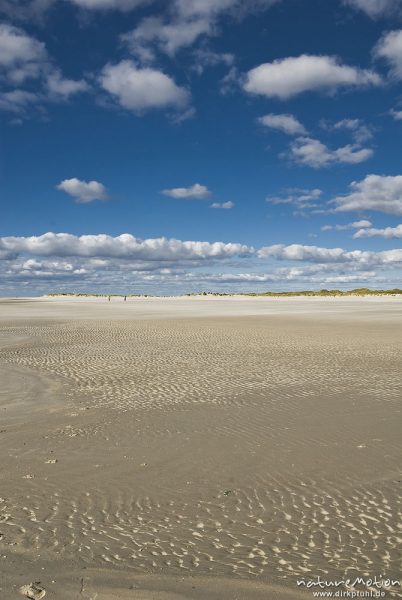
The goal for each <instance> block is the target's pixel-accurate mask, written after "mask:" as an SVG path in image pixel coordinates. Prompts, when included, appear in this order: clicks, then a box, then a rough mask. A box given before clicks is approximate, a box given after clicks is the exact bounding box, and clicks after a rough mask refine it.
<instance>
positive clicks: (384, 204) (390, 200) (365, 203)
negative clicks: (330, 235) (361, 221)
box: [331, 175, 402, 215]
mask: <svg viewBox="0 0 402 600" xmlns="http://www.w3.org/2000/svg"><path fill="white" fill-rule="evenodd" d="M350 188H351V192H350V194H346V195H344V196H337V197H336V198H334V199H333V200H332V201H331V202H332V203H333V204H334V205H335V211H336V212H347V211H362V210H375V211H378V212H383V213H387V214H390V215H402V175H396V176H390V175H367V176H366V177H365V178H364V179H363V180H361V181H353V182H352V183H351V185H350Z"/></svg>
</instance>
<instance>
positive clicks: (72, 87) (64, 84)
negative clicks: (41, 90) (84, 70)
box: [45, 69, 89, 101]
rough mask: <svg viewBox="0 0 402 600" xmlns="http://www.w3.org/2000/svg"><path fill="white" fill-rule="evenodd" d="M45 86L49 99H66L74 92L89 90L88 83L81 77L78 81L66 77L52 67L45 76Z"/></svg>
mask: <svg viewBox="0 0 402 600" xmlns="http://www.w3.org/2000/svg"><path fill="white" fill-rule="evenodd" d="M45 85H46V88H47V92H48V97H49V99H52V100H56V101H57V100H68V99H69V98H70V97H71V96H74V95H75V94H80V93H82V92H87V91H89V85H88V84H87V82H86V81H84V80H83V79H80V80H79V81H76V80H73V79H66V78H65V77H63V75H62V74H61V72H60V71H59V70H58V69H52V70H50V72H49V73H48V75H47V77H46V83H45Z"/></svg>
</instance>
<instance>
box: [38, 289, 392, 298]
mask: <svg viewBox="0 0 402 600" xmlns="http://www.w3.org/2000/svg"><path fill="white" fill-rule="evenodd" d="M179 295H184V296H266V297H286V296H400V295H402V289H399V288H394V289H392V290H371V289H369V288H355V289H353V290H326V289H323V290H303V291H293V292H191V293H188V294H179ZM47 296H51V297H55V296H63V297H96V298H124V297H126V298H149V297H152V294H89V293H87V294H84V293H79V292H77V293H75V292H60V293H52V294H47Z"/></svg>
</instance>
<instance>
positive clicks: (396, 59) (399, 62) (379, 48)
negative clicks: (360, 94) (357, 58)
mask: <svg viewBox="0 0 402 600" xmlns="http://www.w3.org/2000/svg"><path fill="white" fill-rule="evenodd" d="M374 54H375V56H377V57H378V58H383V59H385V60H386V61H387V62H388V64H389V66H390V68H391V73H390V74H391V76H392V77H394V78H395V79H398V80H400V79H402V29H399V30H397V31H390V32H389V33H387V34H385V35H384V36H383V37H382V38H381V39H380V41H379V42H378V44H377V45H376V47H375V48H374Z"/></svg>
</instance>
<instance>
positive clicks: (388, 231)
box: [353, 224, 402, 240]
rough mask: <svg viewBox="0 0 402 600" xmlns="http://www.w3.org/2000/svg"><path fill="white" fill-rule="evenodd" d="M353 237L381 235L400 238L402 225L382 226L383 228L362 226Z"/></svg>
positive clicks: (401, 236)
mask: <svg viewBox="0 0 402 600" xmlns="http://www.w3.org/2000/svg"><path fill="white" fill-rule="evenodd" d="M353 237H354V238H368V237H383V238H385V239H387V240H391V239H394V238H402V225H401V224H400V225H396V227H384V228H383V229H376V228H374V227H373V228H368V229H366V228H364V229H359V231H356V233H355V234H354V236H353Z"/></svg>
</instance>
